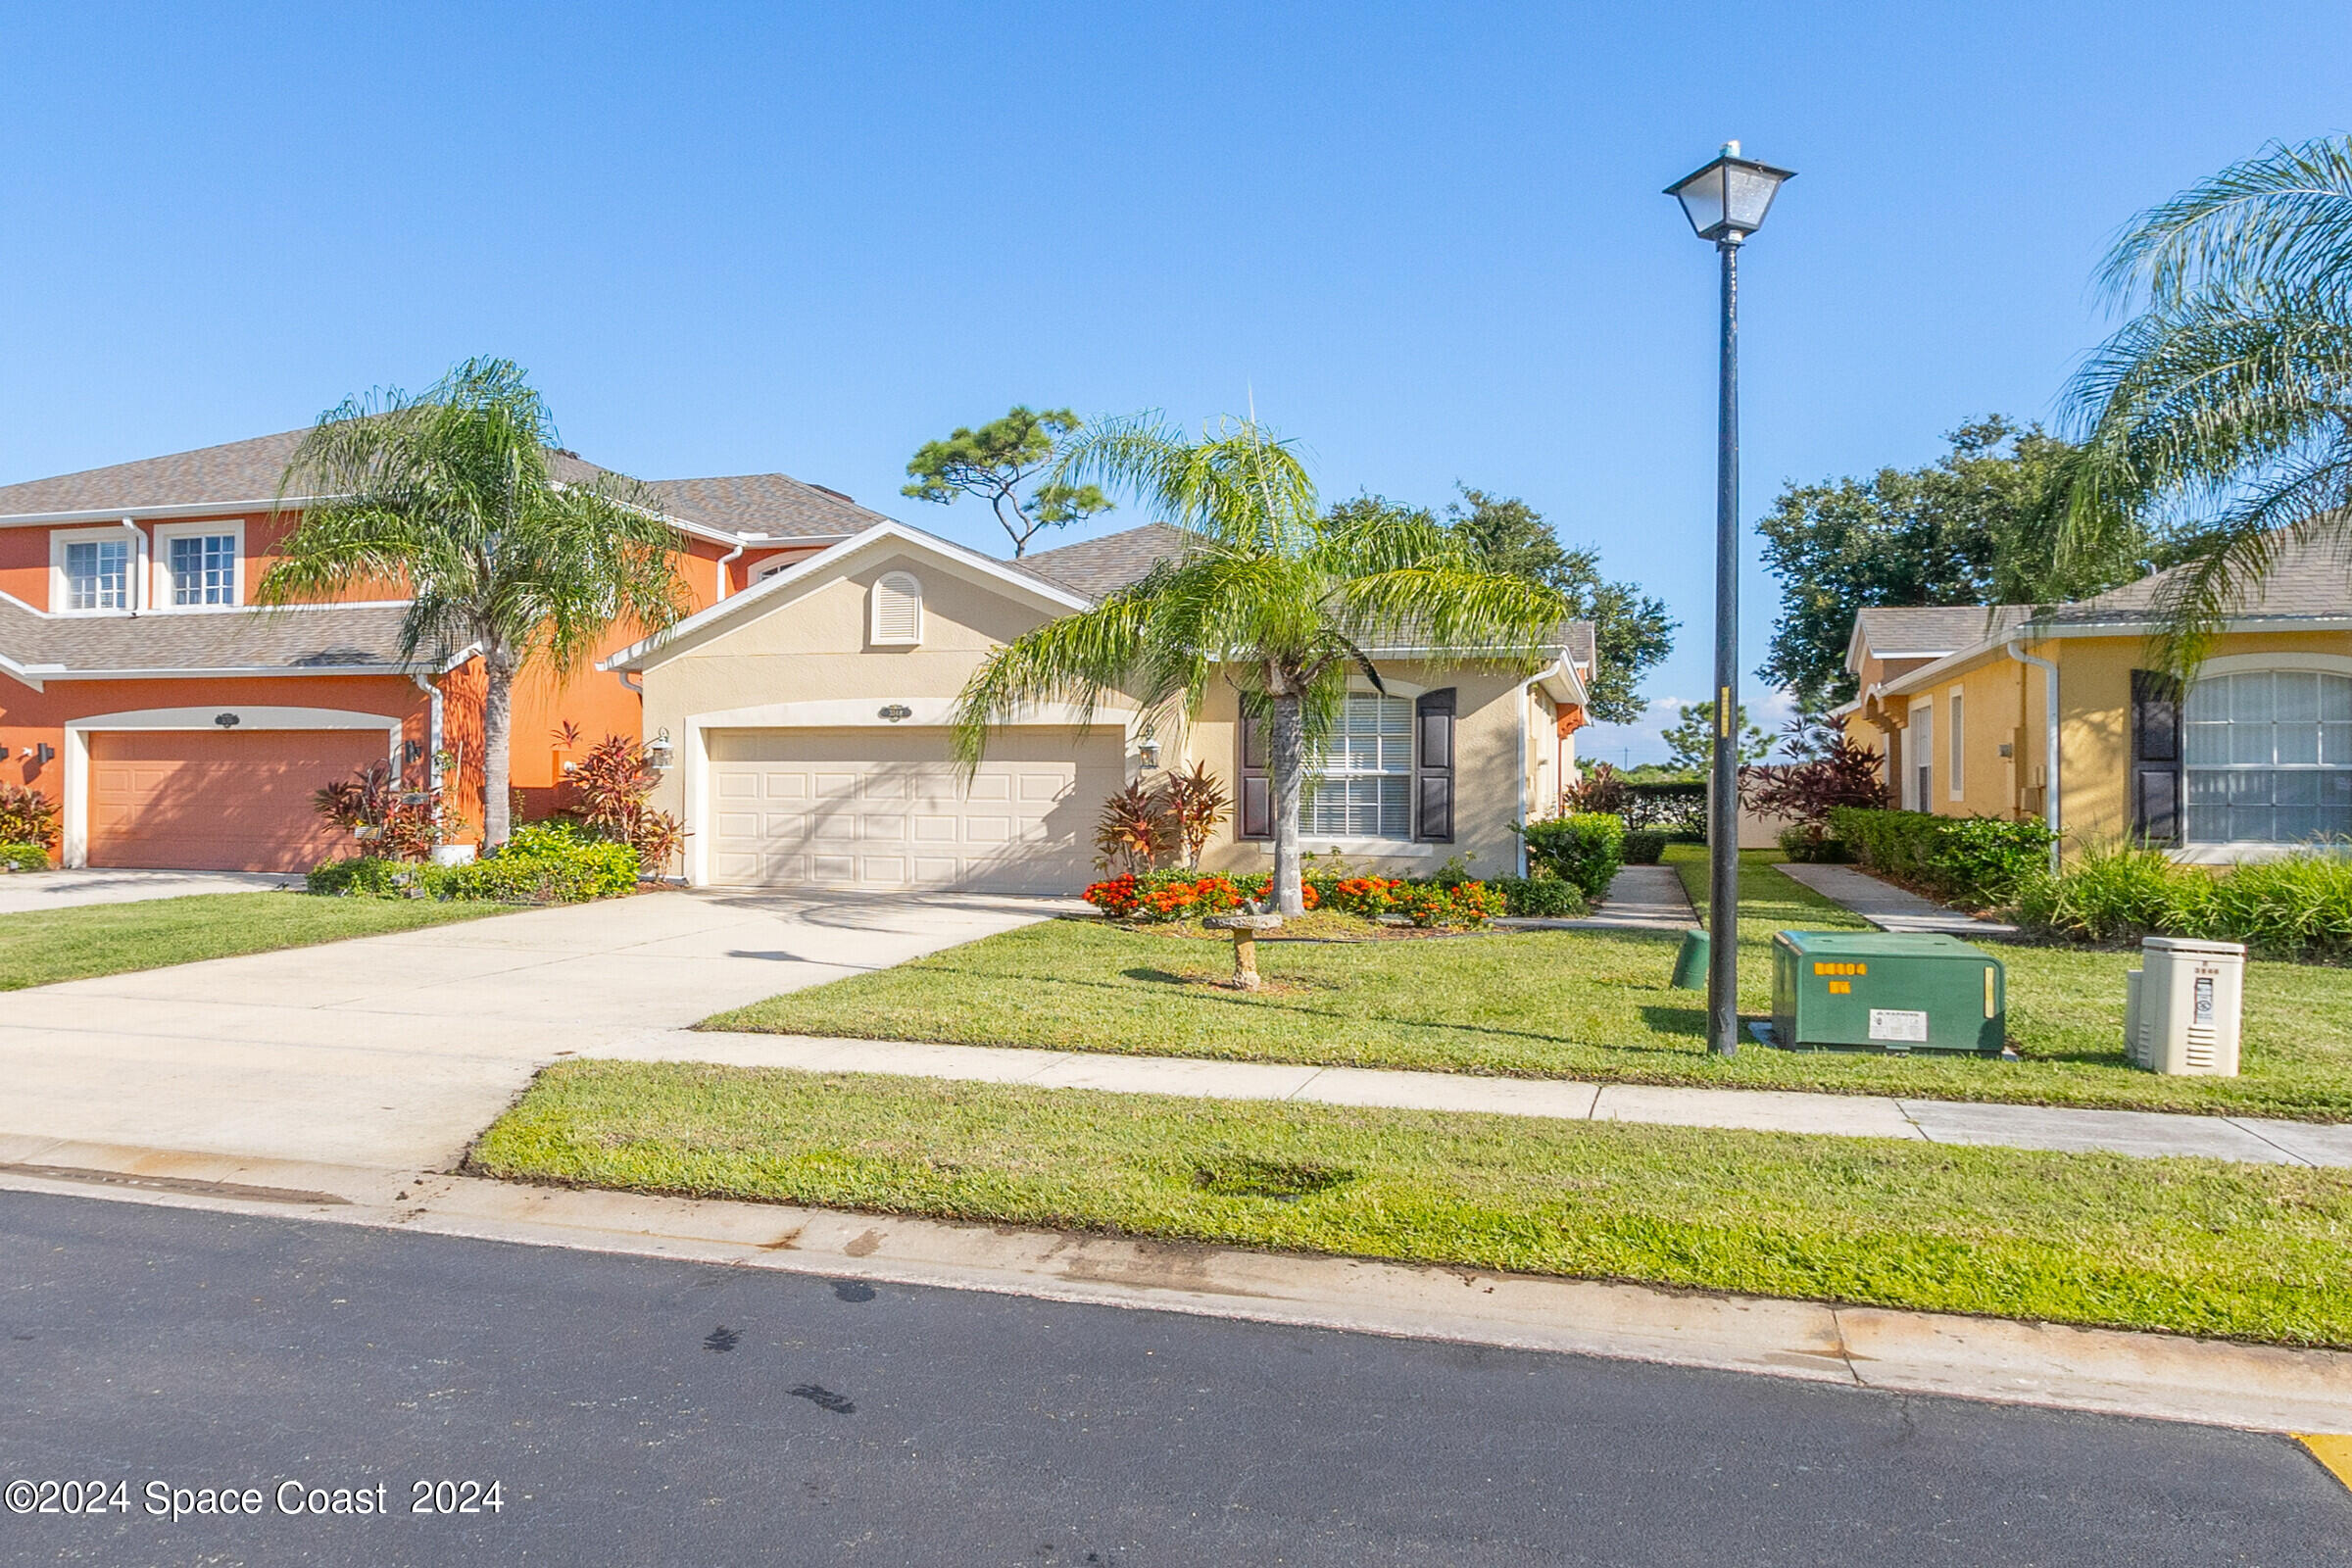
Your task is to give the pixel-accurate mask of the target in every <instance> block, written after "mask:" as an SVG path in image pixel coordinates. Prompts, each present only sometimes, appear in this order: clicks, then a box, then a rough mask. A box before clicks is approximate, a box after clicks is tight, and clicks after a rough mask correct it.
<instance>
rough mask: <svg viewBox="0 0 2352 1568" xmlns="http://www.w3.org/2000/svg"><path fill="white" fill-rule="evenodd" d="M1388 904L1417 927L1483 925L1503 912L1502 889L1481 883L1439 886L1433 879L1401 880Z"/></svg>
mask: <svg viewBox="0 0 2352 1568" xmlns="http://www.w3.org/2000/svg"><path fill="white" fill-rule="evenodd" d="M1389 898H1390V903H1391V907H1394V908H1395V909H1396V911H1397V913H1398V914H1401V915H1403V916H1404V917H1405V918H1406V919H1408V920H1410V921H1412V922H1413V924H1415V925H1417V926H1439V925H1485V924H1486V923H1487V922H1488V921H1489V920H1492V919H1493V918H1495V916H1496V915H1498V914H1500V913H1502V912H1503V907H1504V906H1503V897H1502V892H1501V890H1500V889H1498V888H1490V887H1488V886H1487V885H1486V884H1485V883H1484V882H1459V883H1456V884H1454V885H1453V886H1452V887H1442V886H1440V885H1439V884H1437V883H1434V882H1400V883H1397V884H1396V885H1395V886H1394V887H1393V888H1391V890H1390V893H1389Z"/></svg>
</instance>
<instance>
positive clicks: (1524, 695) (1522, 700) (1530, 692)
mask: <svg viewBox="0 0 2352 1568" xmlns="http://www.w3.org/2000/svg"><path fill="white" fill-rule="evenodd" d="M1543 678H1544V677H1543V675H1542V674H1541V673H1538V674H1534V675H1530V676H1529V677H1528V678H1527V682H1526V684H1525V685H1523V686H1521V687H1520V688H1519V758H1518V760H1517V761H1516V762H1515V763H1513V765H1512V771H1514V772H1516V773H1517V774H1518V775H1519V827H1520V831H1519V832H1517V833H1514V834H1512V835H1511V837H1512V838H1514V839H1517V840H1518V841H1519V854H1518V860H1517V864H1518V867H1519V868H1518V870H1517V871H1516V872H1514V873H1513V874H1514V875H1515V876H1517V877H1519V878H1520V879H1521V880H1522V881H1524V880H1525V879H1526V877H1527V832H1526V828H1527V760H1528V759H1527V750H1528V747H1529V746H1530V745H1532V744H1533V742H1534V734H1533V732H1532V731H1531V730H1530V729H1529V727H1528V721H1527V720H1528V710H1529V708H1531V707H1532V706H1534V705H1532V704H1531V703H1529V702H1528V699H1529V698H1530V697H1533V696H1534V695H1535V694H1536V682H1538V681H1540V680H1542V679H1543ZM1455 759H1456V760H1457V761H1458V760H1459V759H1460V747H1459V746H1458V745H1457V746H1456V747H1455Z"/></svg>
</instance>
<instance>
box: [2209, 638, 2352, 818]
mask: <svg viewBox="0 0 2352 1568" xmlns="http://www.w3.org/2000/svg"><path fill="white" fill-rule="evenodd" d="M2182 716H2183V718H2184V719H2185V721H2186V723H2185V728H2186V731H2187V733H2186V735H2185V737H2184V738H2185V740H2186V743H2187V744H2186V747H2185V756H2184V759H2183V763H2184V771H2185V772H2186V774H2187V779H2186V783H2187V786H2188V788H2187V795H2188V822H2187V833H2186V838H2187V840H2188V842H2189V843H2191V844H2295V843H2300V842H2302V841H2303V840H2306V839H2314V838H2345V837H2352V676H2346V675H2338V674H2330V673H2327V672H2326V671H2323V670H2316V669H2276V670H2272V669H2261V670H2242V671H2238V672H2235V673H2231V674H2226V675H2208V676H2206V677H2205V678H2203V679H2202V680H2199V681H2197V682H2196V683H2195V684H2194V685H2192V686H2190V687H2189V689H2188V703H2187V709H2186V711H2185V712H2184V714H2183V715H2182Z"/></svg>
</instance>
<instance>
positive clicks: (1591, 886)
mask: <svg viewBox="0 0 2352 1568" xmlns="http://www.w3.org/2000/svg"><path fill="white" fill-rule="evenodd" d="M1518 832H1519V835H1520V837H1522V838H1524V839H1525V840H1526V841H1527V858H1528V862H1529V863H1530V864H1531V865H1533V866H1535V867H1537V868H1538V869H1539V870H1542V871H1545V872H1548V873H1549V874H1551V875H1552V876H1556V877H1558V878H1559V879H1560V880H1561V881H1563V882H1566V883H1568V884H1570V885H1571V886H1573V887H1574V888H1575V889H1576V890H1577V891H1578V892H1579V893H1582V894H1583V895H1584V896H1585V897H1586V898H1588V899H1597V898H1599V897H1600V896H1601V895H1602V894H1604V893H1606V892H1608V890H1609V883H1610V882H1611V881H1612V880H1613V879H1614V878H1615V877H1616V875H1617V867H1618V866H1619V865H1620V864H1622V863H1623V856H1624V849H1625V819H1624V818H1622V817H1617V816H1611V815H1609V814H1608V813H1607V812H1605V811H1579V812H1577V813H1576V814H1574V815H1572V816H1554V817H1549V818H1546V819H1545V820H1544V821H1540V822H1529V823H1527V824H1526V825H1524V826H1522V827H1520V828H1519V829H1518Z"/></svg>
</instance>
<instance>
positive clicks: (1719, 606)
mask: <svg viewBox="0 0 2352 1568" xmlns="http://www.w3.org/2000/svg"><path fill="white" fill-rule="evenodd" d="M1792 177H1794V176H1793V174H1792V173H1791V172H1790V171H1789V170H1786V169H1775V168H1773V167H1772V166H1771V165H1769V164H1759V163H1756V162H1755V161H1753V160H1752V159H1746V158H1742V157H1740V144H1739V143H1738V142H1736V141H1727V142H1725V143H1724V144H1723V151H1722V153H1721V154H1720V155H1718V156H1717V157H1716V159H1715V160H1714V162H1712V163H1710V164H1708V165H1707V166H1706V167H1705V168H1703V169H1698V170H1694V171H1693V172H1691V173H1689V174H1686V175H1684V176H1683V177H1682V178H1681V179H1679V180H1677V181H1675V182H1674V183H1673V184H1672V185H1669V186H1667V187H1666V194H1667V195H1669V196H1672V197H1674V198H1675V199H1676V200H1677V201H1679V202H1681V203H1682V204H1683V213H1684V216H1686V217H1688V218H1689V219H1690V220H1691V228H1692V229H1694V230H1695V231H1696V232H1697V234H1698V237H1699V238H1700V239H1706V240H1713V241H1714V242H1715V250H1716V253H1717V254H1718V255H1719V256H1721V257H1722V259H1723V366H1722V375H1723V378H1722V384H1721V388H1720V391H1719V394H1718V401H1717V404H1716V435H1715V755H1714V769H1713V774H1712V777H1711V780H1710V785H1711V787H1710V788H1709V790H1708V792H1707V934H1708V938H1709V941H1708V943H1707V1049H1708V1050H1709V1051H1712V1052H1713V1053H1715V1054H1717V1055H1719V1056H1729V1055H1732V1054H1735V1053H1737V1052H1738V1051H1739V1049H1740V744H1739V734H1738V731H1739V726H1740V246H1741V245H1742V244H1743V243H1745V241H1746V239H1747V236H1748V235H1750V234H1752V233H1754V232H1755V231H1756V230H1757V229H1758V228H1761V227H1762V226H1763V224H1764V215H1765V214H1766V213H1767V212H1769V211H1771V209H1772V198H1773V197H1774V195H1775V194H1777V193H1778V192H1779V190H1780V188H1781V185H1782V183H1783V182H1784V181H1786V180H1788V179H1790V178H1792Z"/></svg>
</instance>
